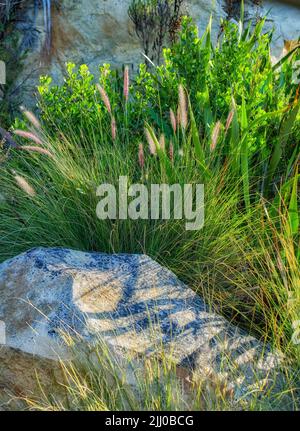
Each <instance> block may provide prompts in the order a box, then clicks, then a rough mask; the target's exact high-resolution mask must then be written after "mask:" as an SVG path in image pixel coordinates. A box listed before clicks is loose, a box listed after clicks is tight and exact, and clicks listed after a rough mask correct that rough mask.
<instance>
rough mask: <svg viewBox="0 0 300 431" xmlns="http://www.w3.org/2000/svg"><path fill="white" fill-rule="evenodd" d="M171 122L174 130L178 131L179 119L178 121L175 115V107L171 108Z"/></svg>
mask: <svg viewBox="0 0 300 431" xmlns="http://www.w3.org/2000/svg"><path fill="white" fill-rule="evenodd" d="M170 122H171V126H172V129H173V132H174V133H176V130H177V121H176V117H175V114H174V111H173V109H170Z"/></svg>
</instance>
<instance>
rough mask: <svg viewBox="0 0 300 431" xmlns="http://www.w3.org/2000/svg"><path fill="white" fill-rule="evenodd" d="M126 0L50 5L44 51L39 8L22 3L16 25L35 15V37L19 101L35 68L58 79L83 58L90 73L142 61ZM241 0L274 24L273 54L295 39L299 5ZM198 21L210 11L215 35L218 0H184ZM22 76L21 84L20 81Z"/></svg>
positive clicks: (34, 80)
mask: <svg viewBox="0 0 300 431" xmlns="http://www.w3.org/2000/svg"><path fill="white" fill-rule="evenodd" d="M130 2H131V0H89V1H84V0H76V1H74V0H62V1H61V2H60V3H59V5H60V6H59V8H56V7H55V6H53V7H52V12H51V14H52V44H51V50H50V55H48V54H47V53H46V52H45V49H44V47H45V39H46V36H47V33H46V32H45V22H44V14H43V11H42V10H39V13H38V14H37V16H36V18H34V17H35V9H34V6H33V2H30V3H25V5H26V6H24V10H23V11H22V18H23V21H22V22H21V25H22V28H25V34H27V33H26V31H28V28H27V27H29V28H30V29H31V28H32V26H33V24H30V23H31V22H33V21H35V23H36V24H35V27H36V33H35V36H36V39H37V40H36V43H35V44H34V45H33V49H31V50H30V51H29V54H28V56H27V58H26V59H25V61H24V69H23V72H22V74H21V76H20V79H19V83H21V82H22V83H23V85H21V86H20V88H19V90H20V91H22V94H20V96H21V98H23V102H24V103H25V104H27V105H32V103H33V102H34V100H35V97H34V94H33V93H34V88H35V87H36V85H37V84H38V81H39V76H40V75H41V74H49V75H51V76H52V77H53V81H54V82H56V83H58V82H62V79H63V78H62V77H63V73H64V70H65V63H66V62H67V61H71V62H74V63H75V64H82V63H85V64H87V65H88V66H89V68H90V70H91V72H92V73H94V74H96V75H97V74H98V67H99V65H101V64H103V63H110V64H111V65H112V66H113V67H121V66H122V65H123V64H127V65H132V66H133V67H135V66H136V65H137V64H138V63H140V62H143V61H144V58H143V56H142V49H141V47H140V43H139V40H138V38H137V36H136V34H135V31H134V26H133V24H132V22H131V21H130V19H129V17H128V13H127V11H128V7H129V4H130ZM251 4H252V3H251V2H249V1H248V2H246V10H247V12H248V17H253V16H254V17H255V16H256V15H257V13H259V14H260V15H264V14H265V13H268V27H269V28H271V27H273V26H275V29H276V31H275V37H274V44H273V55H274V56H275V57H279V56H280V54H281V52H282V49H283V46H284V39H288V40H295V39H298V37H299V35H300V8H296V7H292V6H287V5H282V4H280V3H276V2H275V3H274V1H268V0H266V1H265V2H264V7H263V8H261V10H259V11H257V7H255V6H251ZM184 10H185V11H186V12H187V13H189V14H190V15H191V16H192V17H193V18H194V20H195V22H196V23H197V24H198V27H199V30H200V32H203V31H204V30H205V28H206V26H207V23H208V20H209V17H210V15H211V14H212V16H213V28H212V35H213V40H216V38H217V35H218V33H219V30H220V28H219V23H220V18H221V17H225V12H224V0H209V1H207V0H205V1H203V0H186V6H185V9H184ZM24 80H25V84H24Z"/></svg>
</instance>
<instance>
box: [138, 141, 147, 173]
mask: <svg viewBox="0 0 300 431" xmlns="http://www.w3.org/2000/svg"><path fill="white" fill-rule="evenodd" d="M138 156H139V165H140V168H141V169H144V166H145V155H144V146H143V144H139V154H138Z"/></svg>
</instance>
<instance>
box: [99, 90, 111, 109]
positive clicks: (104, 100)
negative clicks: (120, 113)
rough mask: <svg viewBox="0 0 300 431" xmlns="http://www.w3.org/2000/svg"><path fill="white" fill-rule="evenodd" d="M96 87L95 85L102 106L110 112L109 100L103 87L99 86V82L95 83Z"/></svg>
mask: <svg viewBox="0 0 300 431" xmlns="http://www.w3.org/2000/svg"><path fill="white" fill-rule="evenodd" d="M96 87H97V89H98V91H99V93H100V96H101V100H102V102H103V103H104V106H105V107H106V109H107V111H108V113H109V114H111V105H110V100H109V97H108V95H107V93H106V91H105V90H104V88H103V87H101V85H100V84H96Z"/></svg>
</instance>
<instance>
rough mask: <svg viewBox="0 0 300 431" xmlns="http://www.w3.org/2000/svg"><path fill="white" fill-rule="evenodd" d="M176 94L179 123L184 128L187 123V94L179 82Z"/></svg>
mask: <svg viewBox="0 0 300 431" xmlns="http://www.w3.org/2000/svg"><path fill="white" fill-rule="evenodd" d="M178 96H179V116H180V125H181V127H182V128H183V129H184V130H185V129H186V128H187V124H188V104H187V95H186V92H185V89H184V88H183V85H182V84H180V85H179V87H178Z"/></svg>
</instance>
